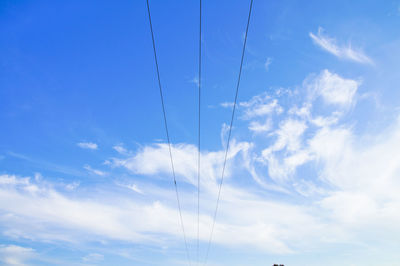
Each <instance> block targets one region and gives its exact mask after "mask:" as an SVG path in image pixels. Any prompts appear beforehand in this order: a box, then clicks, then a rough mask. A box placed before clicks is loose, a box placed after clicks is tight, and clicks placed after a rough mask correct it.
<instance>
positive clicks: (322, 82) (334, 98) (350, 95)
mask: <svg viewBox="0 0 400 266" xmlns="http://www.w3.org/2000/svg"><path fill="white" fill-rule="evenodd" d="M359 85H360V83H359V82H357V81H355V80H352V79H345V78H342V77H340V76H339V75H337V74H335V73H331V72H330V71H329V70H326V69H325V70H323V71H322V72H321V73H320V74H319V75H318V76H317V77H315V78H314V79H313V80H312V82H310V84H309V90H311V91H310V92H309V93H310V96H311V97H315V96H321V97H322V98H323V100H324V101H325V103H328V104H338V105H342V106H349V105H351V104H352V103H353V101H354V95H355V94H356V92H357V89H358V87H359Z"/></svg>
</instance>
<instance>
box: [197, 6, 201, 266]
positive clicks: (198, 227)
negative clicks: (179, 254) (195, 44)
mask: <svg viewBox="0 0 400 266" xmlns="http://www.w3.org/2000/svg"><path fill="white" fill-rule="evenodd" d="M199 8H200V13H199V19H200V21H199V104H198V105H199V111H198V114H199V119H198V121H199V125H198V154H197V156H198V158H197V265H198V264H199V241H200V159H201V152H200V132H201V123H200V121H201V120H200V118H201V112H200V111H201V0H200V6H199Z"/></svg>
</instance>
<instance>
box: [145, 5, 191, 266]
mask: <svg viewBox="0 0 400 266" xmlns="http://www.w3.org/2000/svg"><path fill="white" fill-rule="evenodd" d="M146 3H147V13H148V15H149V23H150V31H151V39H152V41H153V52H154V61H155V64H156V69H157V79H158V87H159V89H160V98H161V105H162V110H163V115H164V125H165V133H166V135H167V141H168V150H169V157H170V160H171V169H172V175H173V177H174V185H175V194H176V200H177V202H178V210H179V217H180V220H181V227H182V232H183V239H184V241H185V248H186V255H187V259H188V262H189V265H191V261H190V256H189V249H188V245H187V241H186V233H185V227H184V226H183V219H182V210H181V203H180V201H179V193H178V186H177V185H176V177H175V167H174V160H173V159H172V150H171V142H170V139H169V133H168V124H167V115H166V112H165V106H164V96H163V92H162V88H161V80H160V71H159V68H158V61H157V52H156V44H155V40H154V33H153V24H152V23H151V15H150V6H149V0H146Z"/></svg>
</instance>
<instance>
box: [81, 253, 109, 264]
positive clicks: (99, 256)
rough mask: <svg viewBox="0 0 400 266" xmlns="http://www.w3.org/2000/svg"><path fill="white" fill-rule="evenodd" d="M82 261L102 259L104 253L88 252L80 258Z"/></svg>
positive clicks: (94, 261) (92, 261)
mask: <svg viewBox="0 0 400 266" xmlns="http://www.w3.org/2000/svg"><path fill="white" fill-rule="evenodd" d="M82 260H83V261H84V262H91V263H96V262H100V261H103V260H104V255H102V254H99V253H90V254H88V255H86V256H85V257H83V258H82Z"/></svg>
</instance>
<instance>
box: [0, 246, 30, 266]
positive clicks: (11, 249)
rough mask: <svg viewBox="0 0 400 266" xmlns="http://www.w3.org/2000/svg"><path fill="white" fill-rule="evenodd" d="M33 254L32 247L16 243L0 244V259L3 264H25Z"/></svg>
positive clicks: (13, 265)
mask: <svg viewBox="0 0 400 266" xmlns="http://www.w3.org/2000/svg"><path fill="white" fill-rule="evenodd" d="M35 256H36V252H35V250H34V249H32V248H26V247H21V246H16V245H0V261H1V262H2V265H5V266H25V265H28V264H27V262H28V261H29V260H30V259H32V258H33V257H35Z"/></svg>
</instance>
